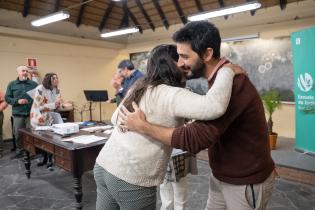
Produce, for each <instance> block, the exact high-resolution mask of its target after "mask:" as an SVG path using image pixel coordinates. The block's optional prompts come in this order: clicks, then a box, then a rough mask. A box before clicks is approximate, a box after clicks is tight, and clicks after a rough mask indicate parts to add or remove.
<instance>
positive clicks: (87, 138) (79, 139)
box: [62, 135, 107, 144]
mask: <svg viewBox="0 0 315 210" xmlns="http://www.w3.org/2000/svg"><path fill="white" fill-rule="evenodd" d="M104 139H107V137H102V136H95V135H81V136H76V137H71V138H66V139H63V140H62V141H72V142H73V143H78V144H91V143H94V142H97V141H101V140H104Z"/></svg>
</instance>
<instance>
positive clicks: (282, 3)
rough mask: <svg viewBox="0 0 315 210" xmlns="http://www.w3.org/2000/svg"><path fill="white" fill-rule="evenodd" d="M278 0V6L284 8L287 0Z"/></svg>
mask: <svg viewBox="0 0 315 210" xmlns="http://www.w3.org/2000/svg"><path fill="white" fill-rule="evenodd" d="M279 1H280V8H281V10H284V9H285V8H286V6H287V3H288V2H287V0H279Z"/></svg>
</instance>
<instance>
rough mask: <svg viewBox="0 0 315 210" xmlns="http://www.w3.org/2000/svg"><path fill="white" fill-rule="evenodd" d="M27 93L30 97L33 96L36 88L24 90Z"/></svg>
mask: <svg viewBox="0 0 315 210" xmlns="http://www.w3.org/2000/svg"><path fill="white" fill-rule="evenodd" d="M26 93H27V95H29V96H30V97H31V98H32V99H34V98H35V93H36V88H34V89H32V90H29V91H27V92H26Z"/></svg>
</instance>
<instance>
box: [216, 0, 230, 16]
mask: <svg viewBox="0 0 315 210" xmlns="http://www.w3.org/2000/svg"><path fill="white" fill-rule="evenodd" d="M218 1H219V5H220V8H224V7H225V4H224V0H218ZM228 17H229V16H228V15H224V19H225V20H227V19H228Z"/></svg>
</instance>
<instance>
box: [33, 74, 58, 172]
mask: <svg viewBox="0 0 315 210" xmlns="http://www.w3.org/2000/svg"><path fill="white" fill-rule="evenodd" d="M58 85H59V80H58V76H57V74H55V73H48V74H46V75H45V77H44V79H43V82H42V84H41V85H38V86H37V87H36V89H35V96H34V101H33V105H32V109H31V114H30V120H31V125H32V127H33V128H36V127H37V126H48V125H52V124H53V118H52V116H51V112H53V111H55V110H56V109H58V108H59V107H60V105H61V98H60V91H59V89H58ZM43 156H44V159H43V161H42V162H40V163H38V164H37V165H38V166H42V165H44V164H46V163H47V161H48V164H47V168H49V167H51V166H52V163H51V159H52V155H48V154H47V153H46V152H44V154H43Z"/></svg>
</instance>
